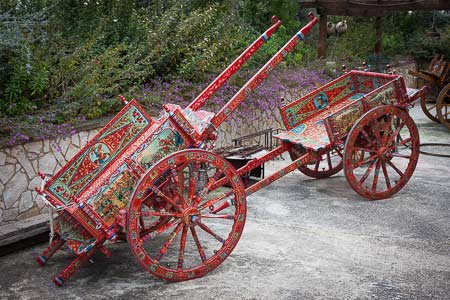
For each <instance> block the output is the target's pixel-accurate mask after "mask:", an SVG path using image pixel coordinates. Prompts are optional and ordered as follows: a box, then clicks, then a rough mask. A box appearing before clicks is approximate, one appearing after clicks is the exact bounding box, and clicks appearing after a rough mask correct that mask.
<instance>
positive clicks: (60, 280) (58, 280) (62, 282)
mask: <svg viewBox="0 0 450 300" xmlns="http://www.w3.org/2000/svg"><path fill="white" fill-rule="evenodd" d="M55 280H56V281H57V282H58V283H59V285H63V284H64V279H62V277H61V276H55Z"/></svg>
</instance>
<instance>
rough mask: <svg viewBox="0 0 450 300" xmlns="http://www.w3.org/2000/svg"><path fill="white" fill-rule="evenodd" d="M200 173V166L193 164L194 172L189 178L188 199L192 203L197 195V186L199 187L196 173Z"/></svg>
mask: <svg viewBox="0 0 450 300" xmlns="http://www.w3.org/2000/svg"><path fill="white" fill-rule="evenodd" d="M197 171H198V165H197V164H195V163H194V164H193V166H192V171H191V174H190V177H189V189H188V199H189V201H192V199H193V198H194V195H195V186H196V185H197V178H196V176H195V173H196V172H197Z"/></svg>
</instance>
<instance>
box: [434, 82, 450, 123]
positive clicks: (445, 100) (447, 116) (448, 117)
mask: <svg viewBox="0 0 450 300" xmlns="http://www.w3.org/2000/svg"><path fill="white" fill-rule="evenodd" d="M436 111H437V117H438V118H439V121H440V122H441V123H442V124H443V125H444V126H445V127H447V128H448V130H450V83H447V85H445V86H444V88H443V89H442V90H441V92H440V93H439V96H438V98H437V101H436Z"/></svg>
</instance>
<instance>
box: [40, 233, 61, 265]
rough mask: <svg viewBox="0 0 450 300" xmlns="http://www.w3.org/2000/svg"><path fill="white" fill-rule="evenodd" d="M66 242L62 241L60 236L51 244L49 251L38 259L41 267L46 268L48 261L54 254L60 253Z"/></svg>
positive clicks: (45, 251)
mask: <svg viewBox="0 0 450 300" xmlns="http://www.w3.org/2000/svg"><path fill="white" fill-rule="evenodd" d="M64 243H65V241H64V240H62V239H61V238H60V237H59V236H58V237H57V238H56V239H55V240H53V242H51V244H50V245H49V246H48V247H47V249H45V250H44V252H42V254H41V255H39V256H38V257H36V261H37V263H38V264H39V265H41V266H44V265H45V264H46V263H47V261H48V260H49V259H50V258H51V257H52V256H53V254H55V253H56V251H58V250H59V249H60V248H61V246H62V245H64Z"/></svg>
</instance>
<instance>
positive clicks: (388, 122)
mask: <svg viewBox="0 0 450 300" xmlns="http://www.w3.org/2000/svg"><path fill="white" fill-rule="evenodd" d="M391 125H392V115H388V119H387V120H386V124H385V125H384V128H383V139H382V141H381V145H386V141H387V139H388V134H389V129H390V128H391ZM395 136H396V135H395Z"/></svg>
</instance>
